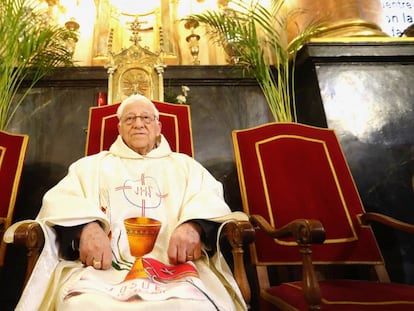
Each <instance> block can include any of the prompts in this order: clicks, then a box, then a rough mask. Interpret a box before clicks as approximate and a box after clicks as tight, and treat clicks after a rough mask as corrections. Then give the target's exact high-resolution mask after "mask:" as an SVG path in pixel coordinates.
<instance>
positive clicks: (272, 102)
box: [185, 0, 318, 122]
mask: <svg viewBox="0 0 414 311" xmlns="http://www.w3.org/2000/svg"><path fill="white" fill-rule="evenodd" d="M231 3H232V4H233V5H235V7H236V9H226V10H223V11H205V12H203V13H200V14H192V15H189V16H187V17H186V18H185V20H196V21H198V22H199V23H200V24H204V25H206V29H207V35H208V37H209V39H210V40H212V41H213V42H215V43H216V44H220V45H222V46H223V47H224V48H225V49H226V50H227V51H229V50H231V51H232V53H233V54H234V55H235V56H236V60H237V64H238V65H240V66H242V67H243V68H244V69H245V70H246V71H247V72H248V73H249V74H251V75H252V76H253V77H255V79H256V81H257V82H258V84H259V86H260V88H261V90H262V91H263V94H264V96H265V99H266V101H267V103H268V106H269V109H270V111H271V113H272V115H273V117H274V119H275V121H281V122H292V121H294V122H296V121H297V118H296V105H295V94H294V92H293V91H292V90H293V89H294V69H295V66H294V65H295V58H296V54H297V52H298V50H299V49H300V47H302V46H303V44H304V43H305V42H306V41H307V40H308V39H309V38H310V37H311V36H312V35H313V34H315V32H317V29H318V28H317V27H316V25H317V24H316V23H313V24H312V25H309V26H308V27H307V29H306V30H305V31H304V32H303V33H301V35H300V36H299V37H298V38H296V39H295V40H294V42H292V43H291V44H289V45H288V44H287V24H288V19H289V18H292V17H293V16H294V15H295V14H299V13H300V12H299V11H298V10H295V11H291V12H287V13H285V12H284V11H285V10H284V4H285V1H283V0H272V2H271V6H270V9H267V8H265V7H264V6H263V5H261V4H260V3H259V1H258V0H251V1H249V2H248V3H245V2H244V1H240V0H233V1H232V2H231ZM269 52H270V53H269Z"/></svg>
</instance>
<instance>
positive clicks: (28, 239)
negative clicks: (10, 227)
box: [13, 221, 45, 285]
mask: <svg viewBox="0 0 414 311" xmlns="http://www.w3.org/2000/svg"><path fill="white" fill-rule="evenodd" d="M13 243H14V244H16V245H21V246H24V247H26V248H27V268H26V276H25V280H24V284H25V285H26V283H27V281H28V280H29V278H30V275H31V274H32V271H33V268H34V266H35V265H36V262H37V259H38V258H39V256H40V253H41V251H42V249H43V246H44V244H45V236H44V233H43V230H42V228H41V226H40V225H39V224H38V223H37V222H34V221H33V222H27V223H22V224H21V225H19V226H18V227H17V228H16V230H15V232H14V237H13Z"/></svg>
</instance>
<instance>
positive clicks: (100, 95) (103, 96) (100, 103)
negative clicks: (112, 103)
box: [96, 92, 107, 106]
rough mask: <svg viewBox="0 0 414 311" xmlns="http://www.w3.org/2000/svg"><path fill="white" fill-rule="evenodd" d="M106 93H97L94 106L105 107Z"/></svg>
mask: <svg viewBox="0 0 414 311" xmlns="http://www.w3.org/2000/svg"><path fill="white" fill-rule="evenodd" d="M106 98H107V96H106V93H105V92H98V96H97V98H96V104H97V105H98V106H105V105H106Z"/></svg>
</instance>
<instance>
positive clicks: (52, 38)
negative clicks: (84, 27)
mask: <svg viewBox="0 0 414 311" xmlns="http://www.w3.org/2000/svg"><path fill="white" fill-rule="evenodd" d="M69 38H72V39H76V34H75V33H74V32H72V31H70V30H68V29H66V28H65V27H60V26H57V25H53V24H52V23H50V22H49V21H48V20H47V14H46V12H44V11H42V10H41V9H40V8H39V4H38V2H37V1H35V0H2V1H1V3H0V42H1V44H0V129H6V128H7V126H8V125H9V123H10V121H11V120H12V118H13V116H14V114H15V112H16V110H17V109H18V107H19V106H20V105H21V103H22V102H23V100H24V99H25V98H26V96H27V95H28V94H29V92H30V90H31V89H32V88H33V87H34V85H35V84H36V83H37V82H38V81H39V80H40V79H41V78H43V77H44V76H46V75H47V74H49V73H51V71H52V70H53V69H54V68H56V67H58V66H73V64H74V63H73V58H72V56H73V55H72V51H71V50H70V48H69V47H68V46H66V45H65V42H66V40H67V39H69ZM23 81H27V82H28V85H27V86H26V85H25V88H24V91H23V94H18V92H19V90H21V89H22V88H21V87H22V83H23ZM18 95H19V96H18Z"/></svg>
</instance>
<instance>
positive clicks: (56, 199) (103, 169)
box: [7, 137, 247, 311]
mask: <svg viewBox="0 0 414 311" xmlns="http://www.w3.org/2000/svg"><path fill="white" fill-rule="evenodd" d="M132 217H148V218H152V219H155V220H158V221H159V222H161V228H160V231H159V233H158V236H157V238H156V242H155V244H154V247H153V249H152V251H150V253H148V254H146V255H144V256H143V258H142V264H143V267H144V269H145V271H146V272H145V277H143V276H141V277H138V278H133V279H131V278H127V277H126V276H127V274H128V272H129V271H130V269H131V267H132V265H133V263H134V262H135V260H136V257H134V256H133V255H132V254H131V249H130V246H129V242H128V236H127V232H126V229H125V225H124V220H125V219H127V218H132ZM191 219H207V220H212V221H216V222H219V223H224V222H225V221H227V220H231V219H237V220H247V216H246V215H245V214H243V213H240V212H234V213H232V212H231V211H230V209H229V207H228V206H227V204H226V203H225V202H224V199H223V189H222V185H221V184H220V183H219V182H218V181H217V180H216V179H214V177H213V176H212V175H211V174H210V173H209V172H208V171H207V170H206V169H205V168H204V167H202V166H201V165H200V164H199V163H198V162H196V161H195V160H194V159H192V158H190V157H188V156H186V155H184V154H178V153H174V152H172V151H171V149H170V147H169V145H168V143H167V142H166V140H165V139H164V137H162V139H161V144H160V146H159V147H158V148H156V149H154V150H152V151H151V152H150V153H148V154H147V155H145V156H141V155H139V154H137V153H135V152H133V151H132V150H131V149H129V148H128V147H127V146H126V145H125V144H124V143H123V141H122V139H121V137H118V138H117V140H116V141H115V143H114V144H113V145H112V146H111V148H110V150H109V151H103V152H101V153H99V154H96V155H93V156H89V157H85V158H82V159H80V160H78V161H77V162H75V163H73V164H72V165H71V166H70V168H69V172H68V174H67V176H66V177H65V178H63V179H62V180H61V181H60V182H59V183H58V184H57V185H56V186H55V187H53V188H52V189H51V190H49V191H48V192H47V193H46V195H45V196H44V199H43V204H42V208H41V210H40V212H39V215H38V217H37V218H36V220H37V221H38V222H39V223H40V224H41V225H42V228H43V229H44V232H45V234H46V244H45V247H44V250H43V252H42V254H41V257H40V258H39V261H38V264H37V265H36V267H35V270H34V272H33V274H32V276H31V278H30V280H29V282H28V284H27V286H26V288H25V290H24V292H23V294H22V297H21V299H20V301H19V304H18V306H17V308H16V310H55V309H56V310H82V309H84V308H85V306H87V307H88V309H92V310H151V311H155V310H191V309H194V310H245V309H246V306H245V304H244V302H243V299H242V298H241V294H240V291H239V290H238V288H237V286H236V284H235V281H234V279H233V277H232V274H231V271H230V269H229V268H228V266H227V264H226V263H225V261H224V259H223V257H222V256H220V254H219V253H218V254H216V255H215V256H214V258H209V257H208V255H207V253H205V254H204V255H203V257H202V258H201V259H199V260H196V261H195V262H188V263H185V264H182V265H177V266H172V265H170V264H169V263H168V256H167V249H168V242H169V237H170V236H171V234H172V232H173V231H174V229H175V228H176V227H177V226H178V225H180V224H181V223H183V222H185V221H188V220H191ZM94 220H97V221H99V222H100V223H101V224H102V226H103V227H104V228H105V231H106V232H107V233H108V235H109V237H110V239H111V245H112V253H113V254H112V267H111V268H110V269H109V270H95V269H93V268H92V267H84V266H83V265H82V263H81V262H80V261H65V260H63V259H61V258H59V255H58V251H57V248H58V246H57V243H56V236H55V232H54V229H53V226H54V225H62V226H75V225H79V224H84V223H88V222H90V221H94ZM13 228H14V226H12V227H11V228H10V230H8V232H7V236H9V237H10V236H11V235H12V231H13ZM211 266H214V268H213V269H211V268H210V267H211ZM213 271H214V272H213Z"/></svg>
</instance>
